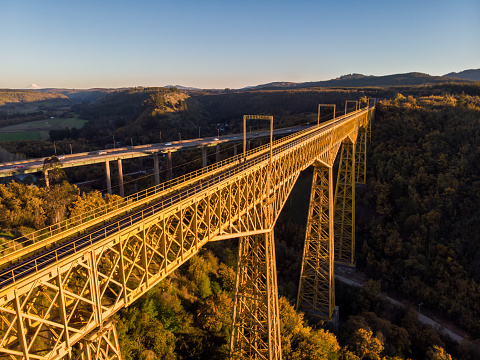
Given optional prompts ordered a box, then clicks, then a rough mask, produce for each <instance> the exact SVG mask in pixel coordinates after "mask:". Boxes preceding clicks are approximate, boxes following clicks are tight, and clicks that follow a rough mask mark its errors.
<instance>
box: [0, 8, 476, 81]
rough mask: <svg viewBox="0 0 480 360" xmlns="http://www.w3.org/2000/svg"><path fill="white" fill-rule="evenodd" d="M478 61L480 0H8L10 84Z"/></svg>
mask: <svg viewBox="0 0 480 360" xmlns="http://www.w3.org/2000/svg"><path fill="white" fill-rule="evenodd" d="M471 68H475V69H476V68H480V1H479V0H451V1H443V0H435V1H430V0H415V1H410V0H402V1H399V0H397V1H390V0H378V1H377V0H363V1H362V0H349V1H347V0H345V1H341V0H329V1H321V0H316V1H314V0H311V1H310V0H292V1H283V0H275V1H269V0H252V1H251V0H242V1H236V0H219V1H216V0H175V1H174V0H165V1H162V0H158V1H145V0H131V1H122V0H107V1H105V0H97V1H90V0H77V1H70V0H57V1H53V0H41V1H40V0H30V1H25V0H0V88H23V87H27V86H29V85H30V84H31V83H35V84H38V85H39V86H41V87H65V88H91V87H123V86H164V85H176V84H180V85H184V86H194V87H200V88H226V87H229V88H241V87H244V86H248V85H257V84H262V83H267V82H272V81H293V82H303V81H316V80H328V79H332V78H335V77H338V76H340V75H345V74H349V73H354V72H355V73H362V74H366V75H388V74H396V73H404V72H412V71H418V72H424V73H428V74H431V75H444V74H446V73H448V72H451V71H461V70H465V69H471Z"/></svg>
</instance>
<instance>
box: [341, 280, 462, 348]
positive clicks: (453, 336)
mask: <svg viewBox="0 0 480 360" xmlns="http://www.w3.org/2000/svg"><path fill="white" fill-rule="evenodd" d="M335 279H338V280H340V281H341V282H343V283H345V284H347V285H350V286H356V287H362V286H363V284H362V283H360V282H357V281H355V280H352V279H348V278H346V277H344V276H341V275H337V274H335ZM381 296H382V297H383V298H385V299H387V300H388V301H390V302H391V303H392V304H394V305H396V306H398V307H400V308H405V307H406V306H405V305H404V304H403V303H401V302H400V301H398V300H395V299H393V298H391V297H389V296H386V295H385V294H381ZM416 313H417V314H418V321H419V322H420V323H422V324H424V325H431V326H432V327H433V328H434V329H435V330H436V331H438V332H440V333H442V334H444V335H448V336H450V338H451V339H452V340H454V341H456V342H457V343H460V342H462V340H463V336H461V335H459V334H457V333H456V332H454V331H453V330H451V329H448V328H446V327H445V325H443V324H440V323H438V322H436V321H435V320H433V319H431V318H429V317H427V316H425V315H423V314H420V313H418V311H416Z"/></svg>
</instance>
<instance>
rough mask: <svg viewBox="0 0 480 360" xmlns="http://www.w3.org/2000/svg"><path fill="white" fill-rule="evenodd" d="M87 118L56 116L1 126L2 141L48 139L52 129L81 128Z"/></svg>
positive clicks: (0, 139) (0, 137) (0, 140)
mask: <svg viewBox="0 0 480 360" xmlns="http://www.w3.org/2000/svg"><path fill="white" fill-rule="evenodd" d="M86 122H87V120H82V119H78V118H54V119H45V120H37V121H30V122H25V123H21V124H15V125H9V126H4V127H2V128H0V142H3V141H11V140H32V139H38V140H46V139H48V137H49V135H48V132H49V131H50V130H62V129H65V128H66V127H68V128H69V129H72V128H74V127H75V128H77V129H80V128H82V127H83V125H85V123H86Z"/></svg>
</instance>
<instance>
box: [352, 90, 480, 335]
mask: <svg viewBox="0 0 480 360" xmlns="http://www.w3.org/2000/svg"><path fill="white" fill-rule="evenodd" d="M372 129H373V134H372V143H371V146H370V148H369V150H368V153H369V163H368V168H369V171H368V184H367V187H366V188H364V189H362V190H360V191H359V199H360V201H359V204H360V205H361V206H360V207H359V208H358V210H357V211H358V218H357V220H360V221H359V223H358V224H357V239H358V243H357V245H358V249H357V251H358V252H357V253H358V256H357V261H358V266H359V267H360V268H362V269H365V271H366V272H367V274H368V275H369V276H370V277H372V278H374V279H379V280H381V284H382V287H384V288H385V289H389V290H392V291H395V292H397V293H398V294H399V295H400V296H402V297H406V298H409V299H410V300H411V301H412V302H414V303H423V304H424V306H425V307H426V309H431V310H433V311H434V312H436V313H438V314H442V315H443V316H447V317H448V318H450V319H451V320H452V321H454V322H456V323H457V324H458V325H459V326H460V327H462V328H464V329H466V330H467V331H468V332H469V333H470V334H471V335H472V336H473V337H475V338H478V337H479V336H480V285H479V281H480V275H479V274H480V260H479V259H480V234H479V231H478V229H479V228H480V167H479V164H480V146H479V144H480V131H479V129H480V98H479V97H473V96H465V95H460V96H458V97H457V98H454V97H451V96H448V95H445V96H443V97H429V98H423V99H418V100H417V99H414V98H412V97H409V98H408V99H406V98H405V97H403V96H402V95H400V94H398V95H397V97H396V100H394V101H386V102H382V103H380V104H378V106H377V109H376V114H375V121H374V124H373V127H372ZM362 209H363V210H364V214H362ZM366 214H373V216H368V215H366Z"/></svg>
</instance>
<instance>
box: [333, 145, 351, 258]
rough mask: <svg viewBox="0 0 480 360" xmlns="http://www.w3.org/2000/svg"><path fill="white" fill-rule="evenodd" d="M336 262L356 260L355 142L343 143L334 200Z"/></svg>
mask: <svg viewBox="0 0 480 360" xmlns="http://www.w3.org/2000/svg"><path fill="white" fill-rule="evenodd" d="M334 240H335V245H334V246H335V262H336V263H340V264H346V265H353V264H354V262H355V143H353V142H352V141H351V138H347V139H346V140H345V141H344V142H343V143H342V153H341V155H340V164H339V167H338V176H337V185H336V188H335V202H334Z"/></svg>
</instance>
